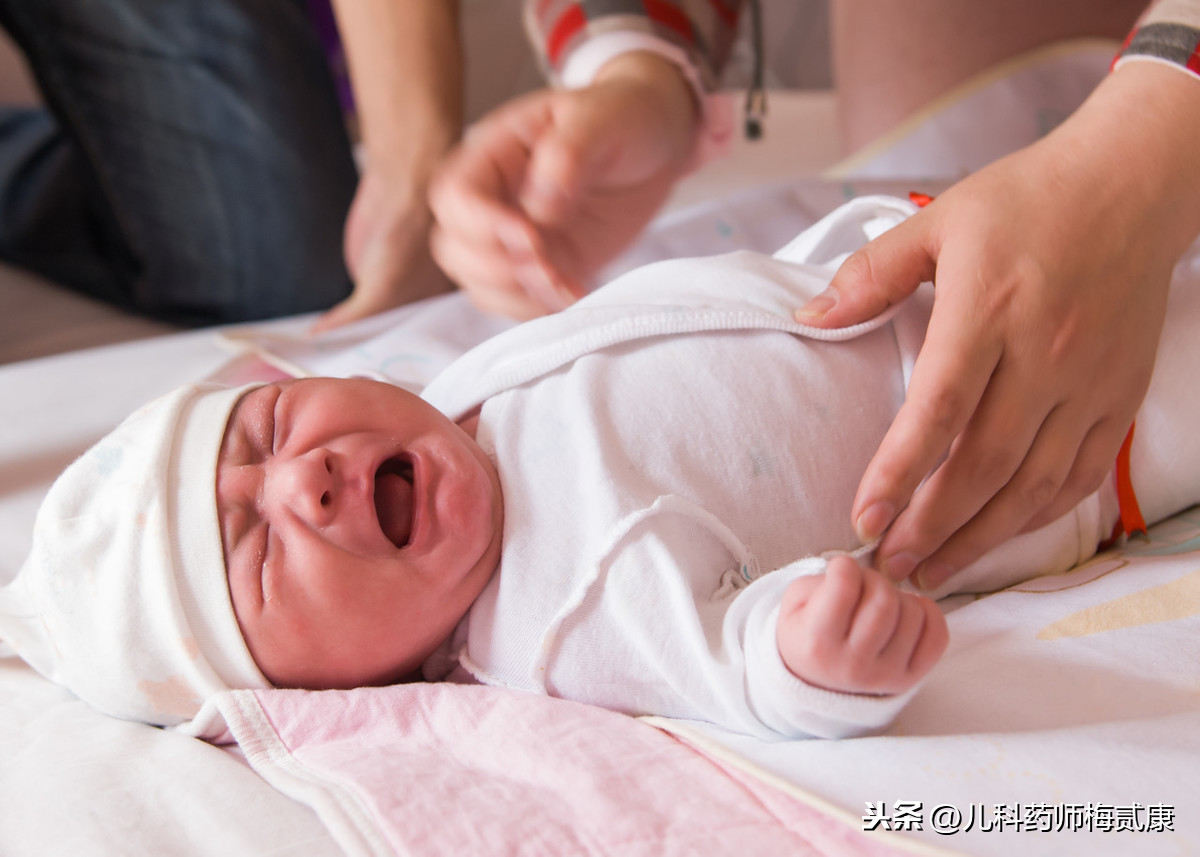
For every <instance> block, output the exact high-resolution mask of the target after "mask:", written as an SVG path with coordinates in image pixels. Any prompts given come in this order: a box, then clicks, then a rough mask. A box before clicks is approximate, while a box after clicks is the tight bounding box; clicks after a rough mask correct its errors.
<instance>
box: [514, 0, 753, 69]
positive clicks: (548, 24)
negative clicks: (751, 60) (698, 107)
mask: <svg viewBox="0 0 1200 857" xmlns="http://www.w3.org/2000/svg"><path fill="white" fill-rule="evenodd" d="M743 2H744V0H526V3H525V26H526V30H527V31H528V34H529V38H530V41H531V42H532V44H533V47H534V50H535V51H537V53H538V55H539V57H540V59H541V61H542V65H543V67H544V70H545V71H546V73H547V75H548V76H549V77H550V78H551V79H552V80H555V81H559V80H561V79H562V74H563V69H564V67H565V66H566V64H567V62H568V61H569V59H570V57H571V55H572V54H573V53H574V52H575V51H577V50H579V49H580V48H581V47H583V46H585V45H587V43H588V42H589V41H591V40H593V39H596V38H598V37H602V36H606V35H611V34H613V33H618V32H624V33H640V34H643V35H646V36H651V37H654V38H656V39H660V40H662V41H665V42H667V43H670V44H672V45H674V46H676V47H678V48H679V49H680V50H682V51H684V52H685V53H686V54H687V56H688V59H689V60H690V62H691V63H692V65H694V66H695V68H696V69H697V71H698V73H699V75H700V79H701V81H702V84H703V86H704V88H705V89H706V90H709V91H711V90H713V89H715V88H716V82H717V79H718V77H719V76H720V73H721V70H722V69H723V68H724V66H725V63H726V62H727V61H728V58H729V53H730V51H731V50H732V47H733V42H734V39H735V37H736V35H737V24H738V16H739V13H740V10H741V6H742V4H743Z"/></svg>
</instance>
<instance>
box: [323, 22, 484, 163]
mask: <svg viewBox="0 0 1200 857" xmlns="http://www.w3.org/2000/svg"><path fill="white" fill-rule="evenodd" d="M333 6H334V11H335V13H336V15H337V20H338V27H339V29H340V31H341V34H342V41H343V43H344V44H345V47H346V53H347V59H348V64H349V70H350V79H351V82H352V84H353V86H354V94H355V101H356V104H357V107H358V114H359V121H360V128H361V132H362V138H363V145H364V146H365V149H366V155H367V158H368V160H369V161H370V162H371V163H372V165H373V166H376V167H379V166H381V165H382V164H383V163H385V162H391V163H397V164H409V165H411V164H413V163H415V162H433V161H436V160H437V159H438V158H440V156H441V155H442V153H444V152H445V151H446V149H448V148H449V147H450V146H451V145H452V144H453V143H454V142H455V141H456V140H457V139H458V136H459V134H460V133H461V129H462V113H463V91H462V90H463V73H462V50H461V45H460V40H459V33H458V2H457V0H334V3H333Z"/></svg>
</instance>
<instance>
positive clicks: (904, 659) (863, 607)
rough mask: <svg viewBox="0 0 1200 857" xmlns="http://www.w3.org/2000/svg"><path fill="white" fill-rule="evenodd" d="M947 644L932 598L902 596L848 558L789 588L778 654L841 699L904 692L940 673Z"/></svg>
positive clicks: (798, 672)
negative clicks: (934, 670)
mask: <svg viewBox="0 0 1200 857" xmlns="http://www.w3.org/2000/svg"><path fill="white" fill-rule="evenodd" d="M948 640H949V634H948V631H947V628H946V620H945V618H944V617H943V616H942V613H941V611H940V610H938V608H937V606H936V605H935V604H934V603H933V602H932V601H931V600H929V599H928V598H926V597H924V596H922V595H915V594H913V593H908V592H901V591H900V590H898V589H897V588H896V587H895V585H893V584H892V583H891V582H890V581H888V580H887V579H885V578H884V577H883V575H881V574H880V573H879V572H877V571H875V570H873V569H868V568H863V567H862V566H860V565H859V564H858V563H857V562H855V561H854V560H853V559H851V558H849V557H837V558H836V559H833V560H831V561H830V563H829V567H828V569H827V570H826V571H825V573H824V574H822V575H814V576H807V577H800V578H797V579H796V580H794V581H793V582H792V583H791V584H790V585H789V586H788V588H787V590H785V592H784V595H783V601H782V603H781V604H780V607H779V625H778V629H777V631H776V642H777V644H778V646H779V655H780V657H781V658H783V662H784V664H786V665H787V668H788V669H789V670H791V672H792V673H793V674H794V675H795V676H797V677H798V678H800V679H802V680H803V681H805V682H807V683H808V684H811V685H814V686H816V687H821V688H824V689H826V690H833V691H839V692H842V693H862V694H898V693H903V692H905V691H906V690H908V689H910V688H912V687H913V686H915V685H916V684H917V682H919V681H920V680H921V679H922V678H924V676H925V674H926V673H928V672H929V670H930V669H932V668H933V665H934V664H935V663H937V661H938V659H939V658H940V657H941V656H942V653H943V652H944V651H945V650H946V643H947V641H948Z"/></svg>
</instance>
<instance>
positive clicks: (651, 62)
mask: <svg viewBox="0 0 1200 857" xmlns="http://www.w3.org/2000/svg"><path fill="white" fill-rule="evenodd" d="M697 130H698V108H697V105H696V102H695V97H694V95H693V93H692V90H691V87H690V85H689V84H688V82H687V80H686V79H685V78H684V76H683V74H682V72H680V70H679V69H678V68H677V67H676V66H675V65H674V64H673V63H671V62H669V61H667V60H664V59H663V58H661V57H659V56H657V55H654V54H648V53H642V52H634V53H630V54H625V55H622V56H619V57H617V58H616V59H614V60H612V61H610V62H609V63H607V64H606V65H605V66H604V67H603V68H602V69H601V70H600V71H599V73H598V74H597V76H596V78H595V80H594V81H593V83H592V84H591V85H590V86H588V87H586V88H584V89H578V90H549V89H547V90H541V91H539V92H536V93H533V94H531V95H529V96H526V97H524V98H522V99H519V100H517V101H515V102H513V103H511V104H508V105H506V106H505V107H503V108H501V109H499V110H497V111H496V112H494V113H493V114H491V115H490V116H488V117H487V118H486V119H484V120H483V121H481V122H480V123H479V125H478V126H477V127H475V128H474V129H473V130H472V131H471V133H470V134H469V135H468V137H467V139H466V140H465V141H464V142H463V145H462V146H461V147H460V148H459V150H458V151H457V152H456V153H455V154H454V155H452V156H451V158H449V159H448V161H447V163H446V164H445V165H444V168H443V169H442V171H441V174H440V176H439V177H438V178H437V179H436V180H435V183H434V186H433V190H432V193H431V205H432V208H433V211H434V214H435V215H436V217H437V226H436V227H435V229H434V232H433V240H432V249H433V254H434V258H435V259H437V261H438V264H440V265H441V266H442V268H443V269H444V270H445V271H446V272H447V273H448V274H449V275H450V277H451V278H452V279H454V280H455V281H456V282H457V283H458V284H459V285H460V286H461V287H462V288H463V289H464V290H465V291H466V292H467V293H468V294H469V295H470V297H471V299H472V300H473V301H474V302H475V304H476V305H477V306H479V307H480V308H481V309H485V310H488V311H492V312H497V313H501V314H505V315H509V316H513V317H517V318H530V317H533V316H538V315H544V314H546V313H547V312H554V311H557V310H560V309H563V308H564V307H566V306H568V305H570V304H571V303H573V302H574V301H575V300H577V299H578V298H580V297H582V296H583V294H584V292H585V288H586V286H587V284H588V282H589V280H590V279H591V278H592V277H593V276H594V275H595V274H596V273H597V272H598V271H599V270H600V268H601V267H602V266H603V265H604V264H605V263H607V262H608V261H609V260H610V259H611V258H612V257H613V256H615V255H616V253H617V252H618V251H619V250H621V249H622V248H624V247H625V246H626V245H627V244H628V243H629V242H630V241H632V240H633V238H634V237H635V236H636V235H637V234H638V233H639V232H640V231H641V230H642V228H643V227H644V226H645V225H646V224H647V223H648V222H649V221H650V219H651V217H653V215H654V214H655V212H656V211H657V210H658V209H659V207H660V206H661V205H662V203H663V201H664V200H665V199H666V197H667V194H668V193H669V192H670V190H671V188H672V186H673V185H674V183H675V181H676V180H677V179H678V178H679V177H680V176H681V175H682V174H683V172H684V169H685V167H686V165H687V161H688V159H689V156H690V155H691V152H692V147H693V145H694V141H695V138H696V136H697Z"/></svg>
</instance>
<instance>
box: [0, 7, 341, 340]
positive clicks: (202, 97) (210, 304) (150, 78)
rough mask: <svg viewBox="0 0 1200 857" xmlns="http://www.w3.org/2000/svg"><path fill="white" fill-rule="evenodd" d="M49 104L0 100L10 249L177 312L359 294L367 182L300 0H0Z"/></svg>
mask: <svg viewBox="0 0 1200 857" xmlns="http://www.w3.org/2000/svg"><path fill="white" fill-rule="evenodd" d="M0 25H2V26H4V27H5V29H7V30H8V32H9V34H10V35H11V36H12V37H13V39H14V40H15V41H16V42H17V44H18V45H19V46H20V47H21V49H22V51H23V52H24V54H25V56H26V58H27V59H28V61H29V64H30V66H31V68H32V70H33V73H34V76H35V78H36V79H37V82H38V84H39V86H40V88H41V90H42V94H43V96H44V99H45V102H46V104H47V106H48V110H40V109H39V110H30V109H8V110H6V111H0V258H2V259H4V260H6V261H9V262H11V263H13V264H16V265H18V266H21V267H25V268H28V269H31V270H34V271H36V272H38V273H40V274H43V275H45V276H47V277H49V278H50V279H52V280H55V281H57V282H59V283H61V284H63V285H66V286H69V287H72V288H75V289H78V290H80V291H83V292H86V293H88V294H91V295H94V296H97V297H100V298H103V299H105V300H108V301H112V302H114V303H117V304H119V305H122V306H125V307H127V308H130V309H133V310H136V311H138V312H142V313H145V314H148V315H152V316H155V317H158V318H164V319H167V320H172V321H177V322H182V323H189V324H207V323H214V322H224V321H235V320H245V319H255V318H266V317H271V316H278V315H285V314H290V313H296V312H304V311H309V310H316V309H323V308H325V307H328V306H331V305H332V304H333V303H335V302H337V301H338V300H339V299H341V298H342V297H344V296H345V295H347V294H348V293H349V290H350V282H349V277H348V275H347V273H346V269H345V265H344V262H343V259H342V250H341V248H342V228H343V224H344V220H345V217H346V213H347V210H348V209H349V206H350V201H351V199H352V198H353V194H354V188H355V183H356V181H357V175H356V172H355V168H354V163H353V159H352V157H351V153H350V145H349V141H348V139H347V135H346V131H345V126H344V123H343V121H342V116H341V110H340V108H339V105H338V101H337V95H336V90H335V86H334V82H333V78H332V75H331V74H330V71H329V68H328V64H327V63H326V61H325V55H324V52H323V50H322V48H321V44H320V42H319V40H318V37H317V34H316V32H315V30H314V28H313V26H312V23H311V20H310V19H309V17H308V10H307V5H306V3H305V0H0Z"/></svg>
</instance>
